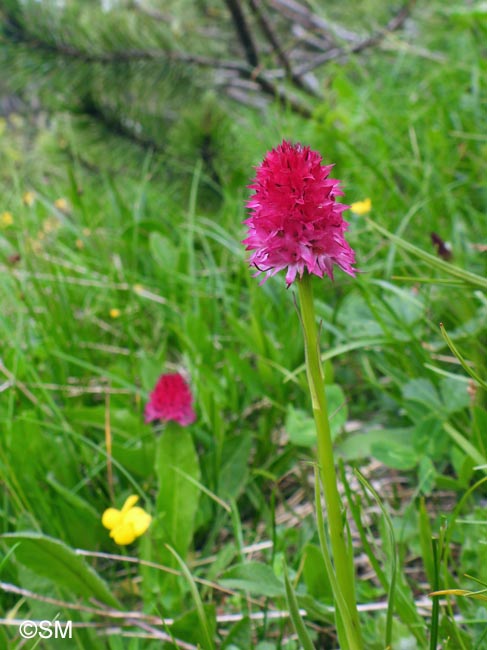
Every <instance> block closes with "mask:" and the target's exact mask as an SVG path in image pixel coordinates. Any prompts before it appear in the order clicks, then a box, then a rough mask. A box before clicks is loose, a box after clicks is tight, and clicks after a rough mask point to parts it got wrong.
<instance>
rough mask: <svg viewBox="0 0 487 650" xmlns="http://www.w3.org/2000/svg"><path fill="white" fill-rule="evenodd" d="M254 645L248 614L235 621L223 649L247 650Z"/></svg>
mask: <svg viewBox="0 0 487 650" xmlns="http://www.w3.org/2000/svg"><path fill="white" fill-rule="evenodd" d="M251 647H252V628H251V626H250V619H249V618H247V617H246V616H245V617H244V618H242V620H241V621H238V622H237V623H235V625H234V626H233V627H232V628H231V629H230V631H229V633H228V636H227V637H226V639H225V641H224V642H223V645H222V650H240V648H242V650H247V648H251Z"/></svg>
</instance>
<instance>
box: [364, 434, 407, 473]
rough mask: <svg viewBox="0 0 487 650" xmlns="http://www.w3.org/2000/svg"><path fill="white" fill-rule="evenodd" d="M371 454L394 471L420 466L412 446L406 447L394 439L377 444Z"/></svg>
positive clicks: (372, 448)
mask: <svg viewBox="0 0 487 650" xmlns="http://www.w3.org/2000/svg"><path fill="white" fill-rule="evenodd" d="M370 451H371V454H372V456H374V458H377V460H378V461H380V462H381V463H383V464H384V465H386V466H387V467H392V468H394V469H401V470H406V469H412V468H413V467H416V465H417V464H418V460H419V458H418V454H417V452H416V450H415V449H414V447H413V446H412V445H405V444H404V443H402V442H399V441H398V440H394V438H387V439H384V440H383V441H381V442H375V443H374V444H373V445H372V446H371V450H370Z"/></svg>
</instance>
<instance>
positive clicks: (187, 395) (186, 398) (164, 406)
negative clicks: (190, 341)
mask: <svg viewBox="0 0 487 650" xmlns="http://www.w3.org/2000/svg"><path fill="white" fill-rule="evenodd" d="M154 420H161V421H163V422H169V421H171V420H172V421H173V422H177V423H178V424H180V425H181V426H183V427H186V426H188V425H189V424H192V423H193V422H194V421H195V420H196V414H195V412H194V410H193V396H192V394H191V390H190V388H189V386H188V384H187V383H186V381H185V380H184V378H183V377H182V375H180V374H179V373H173V374H165V375H161V376H160V377H159V380H158V382H157V384H156V387H155V388H154V390H153V391H152V393H151V394H150V399H149V401H148V403H147V405H146V407H145V421H146V422H153V421H154Z"/></svg>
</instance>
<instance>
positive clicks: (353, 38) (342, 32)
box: [269, 0, 360, 43]
mask: <svg viewBox="0 0 487 650" xmlns="http://www.w3.org/2000/svg"><path fill="white" fill-rule="evenodd" d="M269 4H270V5H271V6H272V7H274V8H275V9H276V10H277V11H279V12H280V13H281V14H282V15H283V16H286V17H287V18H288V19H290V20H291V21H292V22H293V23H297V24H299V25H301V26H302V27H304V28H305V29H311V30H313V29H315V30H318V31H320V32H322V33H323V34H326V37H327V39H329V40H331V41H333V40H334V36H338V37H339V38H341V39H342V40H344V41H347V42H350V43H356V42H357V41H358V40H360V37H359V35H358V34H355V33H354V32H351V31H350V30H348V29H345V28H344V27H341V26H340V25H335V24H334V23H331V22H329V21H327V20H325V19H324V18H322V17H321V16H317V15H316V14H314V13H313V12H312V11H310V10H309V9H308V8H307V7H305V6H304V5H302V4H300V3H299V2H296V0H269Z"/></svg>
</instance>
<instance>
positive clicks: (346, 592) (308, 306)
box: [298, 274, 363, 650]
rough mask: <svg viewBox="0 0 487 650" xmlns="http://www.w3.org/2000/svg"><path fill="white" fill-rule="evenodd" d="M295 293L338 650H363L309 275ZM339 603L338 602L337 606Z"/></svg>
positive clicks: (351, 558)
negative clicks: (328, 548) (325, 522)
mask: <svg viewBox="0 0 487 650" xmlns="http://www.w3.org/2000/svg"><path fill="white" fill-rule="evenodd" d="M298 294H299V305H300V311H301V320H302V326H303V332H304V344H305V353H306V374H307V377H308V385H309V390H310V393H311V401H312V404H313V415H314V420H315V425H316V433H317V438H318V465H319V470H320V475H321V482H322V485H323V492H324V496H325V503H326V511H327V519H328V529H329V536H330V542H331V551H332V557H333V564H334V568H335V575H336V585H337V588H338V589H339V591H340V595H339V596H338V597H337V595H336V594H335V605H336V607H337V612H338V613H339V616H340V619H341V623H342V625H340V627H343V628H344V630H345V631H346V639H341V643H342V650H360V649H361V648H363V643H362V638H361V634H360V623H359V617H358V610H357V604H356V599H355V580H354V569H353V557H352V556H351V554H350V553H349V550H348V546H347V540H346V539H345V526H344V521H343V516H342V507H341V499H340V495H339V493H338V486H337V473H336V469H335V461H334V458H333V443H332V439H331V431H330V423H329V420H328V406H327V402H326V395H325V381H324V377H323V369H322V365H321V358H320V348H319V338H318V329H317V327H316V317H315V310H314V303H313V289H312V284H311V276H310V275H308V274H305V275H303V277H302V279H301V280H299V281H298ZM317 507H319V504H317ZM340 603H342V606H341V607H340ZM343 604H344V605H345V607H344V606H343ZM340 636H341V635H340ZM345 642H346V643H347V645H346V646H345Z"/></svg>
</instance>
